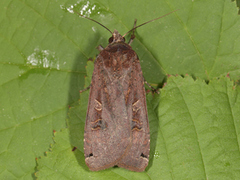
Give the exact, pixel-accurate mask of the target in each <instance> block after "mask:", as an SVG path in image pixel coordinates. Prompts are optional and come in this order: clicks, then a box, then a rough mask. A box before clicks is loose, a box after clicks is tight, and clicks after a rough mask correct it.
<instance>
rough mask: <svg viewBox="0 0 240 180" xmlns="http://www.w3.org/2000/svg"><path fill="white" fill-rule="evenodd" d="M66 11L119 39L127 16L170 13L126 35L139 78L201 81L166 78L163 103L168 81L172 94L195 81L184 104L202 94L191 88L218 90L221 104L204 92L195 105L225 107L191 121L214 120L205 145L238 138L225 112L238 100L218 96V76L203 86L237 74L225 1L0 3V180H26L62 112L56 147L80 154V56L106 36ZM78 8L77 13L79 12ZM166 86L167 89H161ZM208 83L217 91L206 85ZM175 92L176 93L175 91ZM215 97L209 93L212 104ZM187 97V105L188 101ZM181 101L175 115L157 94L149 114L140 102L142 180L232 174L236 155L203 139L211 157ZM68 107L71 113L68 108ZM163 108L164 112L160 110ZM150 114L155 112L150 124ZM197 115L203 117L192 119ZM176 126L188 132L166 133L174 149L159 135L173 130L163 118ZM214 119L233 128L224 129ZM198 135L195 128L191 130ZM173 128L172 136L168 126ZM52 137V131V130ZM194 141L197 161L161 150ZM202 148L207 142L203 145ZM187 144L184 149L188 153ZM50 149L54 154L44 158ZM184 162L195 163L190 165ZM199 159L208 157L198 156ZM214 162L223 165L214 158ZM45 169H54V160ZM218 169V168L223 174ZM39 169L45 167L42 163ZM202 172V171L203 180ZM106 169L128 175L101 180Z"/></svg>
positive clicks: (233, 13)
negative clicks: (145, 128)
mask: <svg viewBox="0 0 240 180" xmlns="http://www.w3.org/2000/svg"><path fill="white" fill-rule="evenodd" d="M72 5H73V6H74V9H75V10H78V11H80V10H83V14H85V15H87V16H90V17H91V18H93V19H95V20H97V21H99V22H101V23H102V24H104V25H105V26H107V27H108V28H109V29H111V30H112V31H113V30H114V29H117V30H118V31H119V32H120V33H121V34H124V33H125V32H127V31H128V30H130V29H131V28H132V27H133V22H134V19H135V18H137V19H138V22H137V24H140V23H143V22H146V21H148V20H150V19H153V18H156V17H159V16H161V15H164V14H166V13H168V12H170V11H173V10H176V9H179V11H177V12H175V13H173V14H171V15H169V16H167V17H164V18H162V19H160V20H158V21H156V22H153V23H150V24H148V25H145V26H143V27H141V28H139V29H137V31H136V39H135V41H134V42H133V44H132V47H133V49H134V50H135V51H136V52H137V54H138V55H139V58H140V60H141V65H142V69H143V73H144V76H145V78H146V79H147V80H148V81H149V82H150V83H152V84H156V83H157V84H161V83H164V82H165V81H164V79H166V75H167V74H180V75H185V74H186V73H187V74H189V75H191V76H192V77H193V78H199V79H202V80H207V81H210V84H209V85H206V84H204V82H202V81H200V80H198V81H196V82H194V81H193V80H192V79H191V78H188V79H181V78H179V77H178V78H176V79H175V78H170V80H169V81H168V85H169V86H168V85H167V86H166V88H164V89H163V92H164V91H166V92H165V96H166V97H165V98H167V97H168V94H169V96H170V97H171V96H177V95H178V94H179V93H178V92H176V94H172V92H173V91H171V88H169V87H172V86H173V85H174V83H175V86H176V87H175V89H178V87H179V86H181V85H182V83H181V81H183V82H185V81H186V82H187V81H190V82H191V83H190V84H193V85H195V88H196V89H198V91H194V92H195V93H196V94H195V96H194V97H189V98H190V99H191V98H197V97H199V96H200V95H201V93H203V92H199V91H200V90H201V91H204V93H205V94H203V95H204V96H203V97H205V98H206V97H208V96H207V95H209V94H217V93H219V92H221V93H222V94H223V95H224V94H225V96H226V97H228V96H229V102H227V101H223V102H221V103H220V102H218V101H217V100H216V99H217V98H216V97H215V101H214V99H212V97H211V96H210V95H209V98H208V99H202V102H203V103H206V102H205V101H210V102H209V103H212V106H217V105H219V104H221V106H222V107H223V108H222V109H226V107H228V108H227V111H223V110H222V109H221V108H220V110H222V111H217V110H216V111H213V110H212V109H211V108H210V109H207V110H206V111H207V112H208V113H205V116H207V115H209V117H205V116H203V115H201V116H199V117H198V118H199V119H198V121H200V120H201V121H203V120H208V121H212V122H213V123H217V122H219V123H223V125H222V124H221V127H222V128H223V130H222V131H220V132H221V133H223V134H221V133H216V132H215V131H216V130H215V129H214V128H211V126H210V125H208V126H207V125H206V126H207V127H206V129H211V130H212V131H213V132H212V131H210V132H208V131H206V133H207V134H211V135H212V136H210V139H211V138H213V137H215V139H219V142H222V139H224V138H225V139H228V137H229V136H228V135H229V133H230V134H232V136H231V137H234V138H235V139H234V138H233V139H231V141H230V140H229V143H230V142H231V143H232V144H233V143H238V142H239V141H238V137H239V134H238V130H239V128H238V119H237V111H236V109H234V108H236V107H239V106H237V104H238V103H239V99H237V97H238V90H233V92H234V93H235V94H234V95H235V97H236V100H235V101H233V102H234V103H235V104H236V106H234V108H233V106H232V105H231V103H230V102H231V101H230V100H232V99H233V100H234V98H233V97H231V98H232V99H231V98H230V95H229V94H228V93H229V92H230V91H229V92H228V91H227V90H230V89H232V88H233V87H234V86H233V85H232V84H231V83H230V82H229V80H228V79H227V78H225V79H223V78H222V79H221V80H219V81H217V80H213V79H214V78H216V77H220V76H222V75H227V73H229V76H230V77H231V79H233V80H237V79H239V77H240V72H239V67H240V61H239V59H240V53H239V52H240V48H239V45H240V44H239V42H240V41H239V37H240V36H239V34H240V33H239V28H240V24H239V23H240V22H239V17H238V15H237V8H236V3H235V2H231V1H230V0H212V1H208V2H206V1H188V0H182V1H178V0H167V1H158V0H153V1H151V2H145V1H139V0H138V1H125V0H123V1H106V0H105V1H104V0H101V1H84V0H83V1H73V0H71V1H64V0H60V1H57V2H56V1H53V0H49V1H46V0H42V1H29V0H25V1H24V0H19V1H10V0H2V1H1V2H0V8H1V11H0V21H1V28H0V40H1V44H0V68H1V73H0V119H1V123H0V138H1V140H2V141H1V145H0V179H33V178H35V176H34V173H35V171H36V161H35V158H36V157H37V158H39V157H40V156H44V152H45V151H47V150H48V148H49V145H50V144H51V143H53V141H52V136H53V133H52V132H53V130H56V131H59V130H60V129H61V128H65V127H66V119H67V118H68V114H69V116H70V118H69V129H68V130H65V133H64V134H63V135H60V136H64V137H65V138H66V141H65V143H66V144H67V143H68V145H66V147H68V148H70V147H72V146H77V147H78V150H77V152H78V153H80V154H81V153H82V143H83V142H82V141H83V139H82V138H83V127H84V119H85V115H86V114H85V113H86V104H87V95H86V94H85V96H84V95H83V96H82V99H81V106H79V105H78V100H79V99H80V97H79V92H78V91H79V90H80V89H83V87H84V86H83V85H84V76H85V75H86V71H85V66H86V62H87V59H88V58H90V57H92V58H94V57H95V56H96V55H97V53H98V52H97V50H96V49H95V47H97V46H98V45H99V44H102V45H103V46H106V45H107V39H108V38H109V37H110V36H111V35H110V34H109V32H108V31H106V30H105V29H103V28H102V27H101V26H99V25H97V24H95V23H94V22H92V21H89V20H87V19H83V18H79V17H78V16H77V15H75V14H71V13H69V11H66V9H67V8H69V7H71V6H72ZM83 7H86V9H85V10H84V9H83ZM128 38H129V36H128ZM189 79H190V80H189ZM212 81H213V82H212ZM173 82H174V83H173ZM186 82H185V83H186ZM211 82H212V83H211ZM171 84H173V85H172V86H171ZM183 84H184V83H183ZM185 86H186V85H185ZM185 86H184V87H185ZM218 86H219V88H220V87H221V88H222V89H221V88H220V89H218V88H216V87H218ZM211 88H212V89H211ZM173 89H174V88H173ZM179 90H181V88H179ZM86 93H87V92H86ZM192 93H193V92H192ZM221 93H220V94H221ZM182 96H183V97H184V95H182ZM176 98H177V97H176ZM221 98H222V97H219V99H221ZM175 100H176V99H175ZM197 100H198V99H197ZM197 100H196V102H198V101H197ZM184 102H185V106H182V105H181V103H180V104H179V105H181V107H182V109H181V108H177V111H176V109H174V108H176V107H175V106H174V104H172V102H171V101H170V100H168V101H164V93H162V95H161V101H160V106H159V107H160V110H159V111H158V110H157V109H156V108H157V105H158V98H152V97H151V96H150V97H148V110H149V116H150V118H149V119H150V128H151V159H150V165H149V167H148V168H147V174H148V175H149V177H151V178H152V179H154V178H155V177H162V178H163V179H175V178H176V179H177V178H179V179H181V178H183V177H187V176H186V173H188V172H189V177H193V176H194V174H195V177H199V178H200V177H203V179H204V178H205V179H207V178H208V179H209V178H211V179H213V178H214V177H216V176H217V175H218V176H221V175H222V176H221V177H222V178H223V177H225V176H223V174H224V175H226V177H230V176H231V177H237V175H238V172H237V170H236V169H235V167H237V165H238V164H237V163H235V161H234V160H235V159H236V160H237V159H239V155H238V154H239V150H237V151H234V150H235V149H234V147H233V145H232V144H230V145H229V147H230V148H231V149H229V151H231V152H233V151H234V153H232V156H231V158H232V161H231V160H230V155H228V154H227V151H228V150H227V149H224V148H225V147H226V146H224V145H222V144H221V143H220V144H217V143H216V142H215V141H211V143H213V144H214V143H216V144H217V145H216V147H220V148H222V149H217V148H216V151H215V154H214V153H213V152H214V150H215V147H211V146H207V145H205V143H207V141H206V140H204V137H202V136H201V135H202V134H201V133H202V131H201V128H202V127H201V126H200V125H199V124H198V123H197V122H198V121H197V120H195V118H196V117H195V116H193V115H194V114H195V113H193V112H192V109H190V108H188V109H185V108H186V107H192V106H194V105H195V104H194V103H195V101H189V100H188V101H187V99H186V100H184ZM215 103H216V104H215ZM69 106H70V107H72V108H70V111H69ZM219 106H220V105H219ZM196 107H198V106H196ZM204 107H205V106H203V107H202V106H200V107H199V109H201V108H202V109H201V112H202V113H203V112H205V111H204V110H205V109H204ZM166 108H168V109H169V110H168V111H173V112H174V113H170V114H169V113H168V111H166V112H162V111H163V110H164V109H166ZM74 110H76V111H74ZM154 110H155V111H154ZM175 111H176V112H175ZM154 112H158V116H160V118H159V120H158V118H156V117H157V114H156V113H154ZM184 112H185V113H184ZM214 112H215V113H216V114H214ZM175 113H176V114H175ZM178 113H179V114H180V115H178ZM192 113H193V115H192V116H191V118H192V119H191V118H190V120H189V114H190V115H191V114H192ZM221 113H223V114H224V113H226V114H229V113H230V114H232V118H230V120H228V121H227V118H224V117H222V116H221V115H222V114H221ZM74 115H75V116H74ZM210 115H211V116H210ZM165 116H170V117H169V118H170V119H172V120H173V121H170V120H169V118H165ZM162 117H164V119H163V118H162ZM226 117H227V116H226ZM175 118H176V120H175V121H174V119H175ZM202 118H204V119H203V120H202ZM212 118H213V119H214V120H212ZM182 119H183V120H182ZM180 120H182V121H183V122H182V124H181V128H182V126H184V127H185V128H187V127H189V126H191V127H192V128H190V130H189V132H185V131H184V129H183V128H182V129H181V128H180V129H179V131H180V132H181V133H180V135H179V134H177V135H175V134H174V133H173V135H172V138H174V140H176V141H177V140H178V141H179V142H181V143H182V144H181V143H180V144H177V143H176V144H173V142H176V141H174V140H172V139H171V137H170V136H169V134H168V133H169V132H171V131H173V130H174V128H176V127H177V126H176V124H173V126H169V127H168V126H166V124H167V125H171V124H172V122H176V123H177V124H180V123H179V121H180ZM184 120H185V121H184ZM168 121H169V122H168ZM195 121H196V123H195ZM233 122H234V123H233ZM74 123H75V124H76V126H75V127H74V126H73V124H74ZM191 123H192V124H194V125H191ZM224 123H226V124H228V125H229V123H230V124H231V123H233V124H232V126H231V128H230V127H228V126H226V125H225V124H224ZM224 125H225V126H224ZM193 127H194V128H193ZM74 128H75V129H74ZM165 128H170V130H171V131H170V130H165ZM171 128H172V129H171ZM233 128H235V133H233V131H232V129H233ZM199 129H200V132H198V131H199ZM194 130H195V132H196V133H195V134H197V135H198V134H199V135H198V136H196V135H195V136H193V135H192V134H191V132H192V131H194ZM67 132H69V137H67V136H68V135H67V134H68V133H67ZM175 132H178V131H176V130H175ZM58 133H59V134H61V132H58ZM186 133H189V134H187V135H189V136H190V139H191V141H187V142H185V139H184V136H183V137H182V138H181V134H183V135H185V134H186ZM199 138H200V139H199ZM213 139H214V138H213ZM215 139H214V140H215ZM187 140H188V139H187ZM56 142H57V139H56ZM196 142H199V143H198V144H197V145H198V147H199V148H198V150H196V149H194V148H193V149H194V152H196V153H200V154H202V156H200V155H199V154H198V156H195V155H194V154H191V153H189V155H188V154H187V155H188V156H187V157H189V159H187V158H186V161H183V160H182V159H184V157H185V156H184V155H186V154H183V155H182V156H177V154H171V153H172V152H178V151H179V152H183V151H184V150H186V151H188V150H189V149H187V147H189V148H190V149H191V148H192V147H193V144H194V143H196ZM227 142H228V141H227ZM69 143H70V144H69ZM211 143H208V144H210V145H211ZM59 145H61V144H59ZM188 145H189V146H188ZM197 145H196V146H194V147H195V148H196V147H197ZM172 146H173V147H172ZM180 147H181V148H182V149H181V148H180ZM206 147H209V148H213V150H212V149H211V151H209V152H210V153H209V154H206V149H205V148H206ZM70 149H71V148H70ZM224 152H225V154H224ZM57 153H58V152H57V151H55V152H53V155H56V154H57ZM221 153H222V154H221ZM226 154H227V155H226ZM221 155H222V156H221ZM71 156H72V155H71ZM193 156H194V157H196V159H194V160H192V157H193ZM206 156H207V157H208V158H209V159H207V160H206V159H204V158H206ZM72 157H73V158H74V157H75V161H76V160H77V161H78V164H79V162H81V163H82V165H81V163H80V166H79V167H77V168H80V169H81V168H83V171H82V172H85V173H86V174H87V175H86V176H85V177H88V179H90V176H91V173H90V172H88V171H87V169H86V167H85V164H84V159H83V155H82V154H81V155H80V156H78V155H77V154H76V155H75V156H72ZM200 157H203V158H202V162H201V163H199V162H200V161H199V159H200ZM45 158H46V159H47V158H48V157H45ZM211 158H212V159H213V160H215V161H216V162H217V163H215V162H213V166H210V165H209V163H210V162H209V160H212V159H211ZM218 158H221V160H222V161H218V160H219V159H218ZM43 159H44V158H43ZM191 160H192V162H194V161H196V163H199V164H198V165H199V167H198V168H197V167H194V168H195V169H194V168H193V169H192V170H191V171H189V169H188V168H189V167H190V166H192V164H190V163H189V162H190V161H191ZM224 160H225V162H226V163H225V162H223V161H224ZM43 162H44V160H39V161H38V163H39V171H40V172H39V175H40V174H41V177H46V176H45V175H46V174H44V173H43V171H42V172H41V170H43V167H44V166H43ZM187 162H188V163H187ZM41 163H42V164H41ZM52 163H55V164H56V163H57V161H56V162H52ZM61 163H64V161H61ZM214 163H215V164H214ZM224 163H225V165H226V168H225V169H223V167H224ZM163 164H164V165H163ZM184 165H186V167H185V166H184ZM47 166H49V167H50V164H49V165H48V164H47ZM183 168H185V169H183ZM209 169H210V171H209ZM216 169H217V170H216ZM229 169H230V170H229ZM52 170H54V171H55V172H56V170H58V168H56V166H55V167H53V168H52ZM202 170H204V171H205V175H203V176H202ZM211 170H212V171H211ZM109 171H114V173H117V174H119V175H120V178H128V175H130V174H131V175H132V176H135V174H137V173H131V172H128V173H127V175H126V174H125V173H126V172H127V171H125V170H119V169H110V170H106V171H104V172H107V174H110V175H109V178H110V177H111V174H112V173H111V172H109ZM213 171H214V173H215V174H214V173H213ZM58 172H61V171H60V170H59V171H58ZM209 172H210V173H209ZM219 172H221V173H219ZM88 173H89V174H88ZM124 174H125V175H124ZM141 174H144V173H141ZM199 174H200V175H201V176H200V175H199ZM198 175H199V176H198ZM214 175H216V176H214ZM102 176H103V177H102V178H104V177H105V176H106V177H107V175H105V174H103V175H102ZM136 176H138V175H136ZM49 177H50V176H49ZM66 177H67V178H68V177H70V176H69V174H68V175H67V174H66Z"/></svg>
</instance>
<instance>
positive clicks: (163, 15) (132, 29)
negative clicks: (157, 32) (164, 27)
mask: <svg viewBox="0 0 240 180" xmlns="http://www.w3.org/2000/svg"><path fill="white" fill-rule="evenodd" d="M178 10H179V9H177V10H174V11H172V12H170V13H167V14H165V15H163V16H161V17H158V18H156V19H152V20H150V21H147V22H145V23H143V24H140V25H138V26H136V27H134V28H132V29H131V30H130V31H128V32H127V33H125V34H124V35H123V36H122V37H124V36H126V35H127V34H128V33H130V32H131V31H133V30H134V29H137V28H139V27H141V26H143V25H144V24H147V23H150V22H153V21H155V20H157V19H160V18H163V17H165V16H167V15H169V14H171V13H173V12H175V11H178Z"/></svg>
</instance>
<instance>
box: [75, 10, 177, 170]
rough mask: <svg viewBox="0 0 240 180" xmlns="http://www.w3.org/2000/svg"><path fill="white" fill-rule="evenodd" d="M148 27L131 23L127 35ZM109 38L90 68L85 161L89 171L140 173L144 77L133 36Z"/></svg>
mask: <svg viewBox="0 0 240 180" xmlns="http://www.w3.org/2000/svg"><path fill="white" fill-rule="evenodd" d="M173 12H174V11H173ZM76 13H77V12H76ZM171 13H172V12H171ZM77 14H79V13H77ZM168 14H170V13H168ZM168 14H166V15H168ZM79 15H80V14H79ZM166 15H164V16H166ZM80 16H82V15H80ZM162 17H163V16H162ZM85 18H87V17H85ZM159 18H161V17H159ZM159 18H156V19H159ZM87 19H90V18H87ZM156 19H154V20H156ZM90 20H92V21H94V22H96V21H95V20H93V19H90ZM154 20H151V21H154ZM151 21H148V22H151ZM148 22H146V23H148ZM96 23H98V24H100V23H99V22H96ZM146 23H143V24H141V25H139V26H135V25H136V21H135V24H134V28H133V29H132V30H130V31H129V32H131V31H133V33H134V30H135V29H136V28H137V27H140V26H142V25H144V24H146ZM100 25H101V26H103V25H102V24H100ZM103 27H105V26H103ZM105 28H106V27H105ZM106 29H107V30H108V31H109V32H111V31H110V30H109V29H108V28H106ZM129 32H127V33H126V34H128V33H129ZM111 34H112V37H111V38H109V44H108V46H107V47H106V48H102V47H101V46H99V47H98V49H99V50H100V54H99V55H98V56H97V58H96V60H95V64H94V71H93V75H92V81H91V85H90V95H89V102H88V110H87V117H86V124H85V132H84V155H85V162H86V164H87V166H88V167H89V169H90V170H91V171H99V170H103V169H106V168H110V167H113V166H118V167H123V168H126V169H128V170H131V171H138V172H140V171H144V170H145V168H146V167H147V165H148V160H149V151H150V133H149V124H148V115H147V105H146V95H145V87H144V77H143V74H142V70H141V66H140V62H139V58H138V56H137V54H136V52H135V51H134V50H132V47H131V46H130V44H131V42H132V40H133V39H134V37H135V36H134V34H133V35H132V36H131V39H130V41H129V43H125V38H124V36H125V35H126V34H125V35H123V36H121V35H120V34H119V32H118V31H117V30H114V32H113V33H112V32H111Z"/></svg>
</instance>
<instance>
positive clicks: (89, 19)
mask: <svg viewBox="0 0 240 180" xmlns="http://www.w3.org/2000/svg"><path fill="white" fill-rule="evenodd" d="M72 11H73V12H75V13H76V14H78V15H79V16H81V17H83V18H86V19H89V20H91V21H93V22H95V23H97V24H99V25H100V26H102V27H104V28H105V29H106V30H108V31H109V32H110V33H111V34H113V33H112V31H110V30H109V29H108V28H107V27H106V26H104V25H103V24H101V23H100V22H97V21H96V20H94V19H91V18H89V17H86V16H83V15H81V14H80V13H78V12H77V11H75V10H73V9H72Z"/></svg>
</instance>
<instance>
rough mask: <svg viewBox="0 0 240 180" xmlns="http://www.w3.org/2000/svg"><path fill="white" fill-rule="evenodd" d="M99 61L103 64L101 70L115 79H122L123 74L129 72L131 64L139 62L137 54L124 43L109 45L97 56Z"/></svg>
mask: <svg viewBox="0 0 240 180" xmlns="http://www.w3.org/2000/svg"><path fill="white" fill-rule="evenodd" d="M99 60H101V61H102V62H103V68H104V69H105V70H106V71H107V72H109V75H110V76H111V75H114V76H115V77H121V76H123V77H124V74H125V73H128V72H129V71H131V69H132V66H133V63H134V62H136V61H139V60H138V57H137V54H136V53H135V52H134V51H133V50H132V48H131V46H130V45H128V44H127V43H125V42H115V43H111V44H109V45H108V46H107V47H106V48H105V49H104V50H103V51H101V53H100V54H99Z"/></svg>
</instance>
